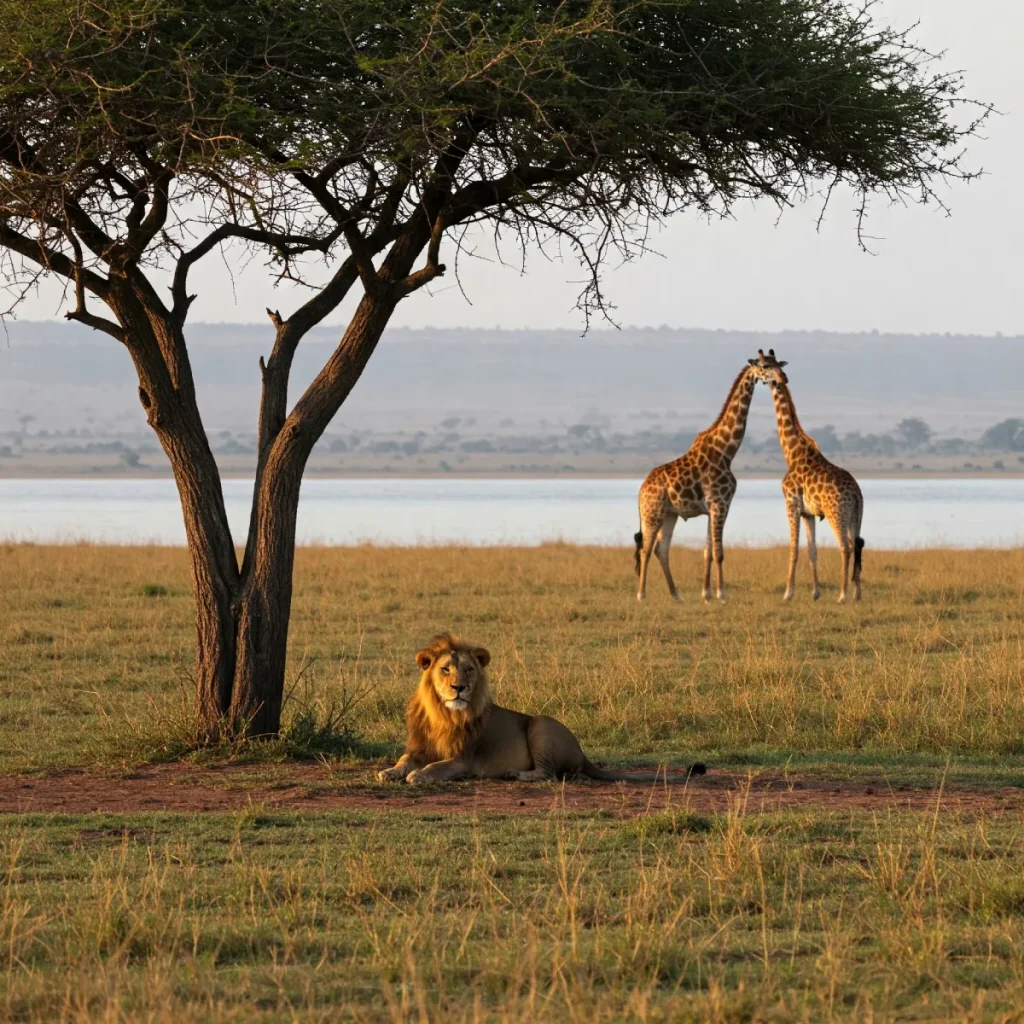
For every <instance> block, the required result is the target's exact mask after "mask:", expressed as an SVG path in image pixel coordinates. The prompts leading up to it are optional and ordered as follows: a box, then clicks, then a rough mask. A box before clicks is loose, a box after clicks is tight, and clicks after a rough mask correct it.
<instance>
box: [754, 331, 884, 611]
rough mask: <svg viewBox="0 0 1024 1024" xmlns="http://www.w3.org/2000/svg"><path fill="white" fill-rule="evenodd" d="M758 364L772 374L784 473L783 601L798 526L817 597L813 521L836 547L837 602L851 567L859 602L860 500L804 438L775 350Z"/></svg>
mask: <svg viewBox="0 0 1024 1024" xmlns="http://www.w3.org/2000/svg"><path fill="white" fill-rule="evenodd" d="M758 363H759V364H760V365H761V366H762V367H764V368H765V369H766V370H774V371H776V373H777V377H776V379H775V380H774V381H773V382H772V384H771V385H770V386H771V389H772V398H773V400H774V402H775V419H776V420H777V422H778V427H779V443H780V444H781V445H782V453H783V455H785V456H786V465H787V466H788V467H789V471H788V472H787V473H786V475H785V476H784V477H783V479H782V493H783V495H784V496H785V498H786V514H787V516H788V517H789V576H788V578H787V580H786V594H785V600H786V601H789V600H791V599H792V597H793V592H794V590H795V588H796V563H797V559H798V557H799V554H800V520H801V518H802V519H803V521H804V527H805V528H806V530H807V555H808V557H809V558H810V560H811V573H812V575H813V577H814V591H813V597H814V600H815V601H817V600H818V598H819V597H821V586H820V585H819V584H818V546H817V544H816V542H815V536H814V527H815V522H814V517H815V516H817V517H818V518H819V519H827V520H828V524H829V526H831V527H832V530H833V532H834V533H835V535H836V540H837V541H838V542H839V550H840V551H841V552H842V554H843V575H842V581H841V583H840V586H839V602H840V604H842V603H843V602H844V601H845V600H846V581H847V579H848V577H849V575H850V561H851V559H852V561H853V599H854V600H855V601H859V600H860V569H861V552H862V551H863V549H864V540H863V539H862V537H861V535H860V524H861V519H862V517H863V515H864V496H863V495H862V494H861V491H860V487H859V486H858V485H857V481H856V480H854V478H853V476H852V474H850V473H848V472H847V471H846V470H845V469H840V468H839V467H838V466H836V465H833V464H832V463H831V462H829V461H828V459H826V458H825V456H824V455H822V454H821V451H820V449H819V448H818V445H817V444H816V443H815V441H814V439H813V438H811V437H808V435H807V434H805V433H804V430H803V427H801V426H800V421H799V420H798V419H797V415H796V406H795V405H794V404H793V396H792V395H791V394H790V393H789V378H788V377H787V376H786V374H785V373H783V371H782V367H783V366H785V365H786V364H785V362H781V363H780V362H778V360H776V358H775V350H774V349H770V350H769V352H768V355H765V354H764V353H763V352H758Z"/></svg>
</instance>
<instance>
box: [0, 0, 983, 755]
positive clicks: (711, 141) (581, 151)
mask: <svg viewBox="0 0 1024 1024" xmlns="http://www.w3.org/2000/svg"><path fill="white" fill-rule="evenodd" d="M869 8H870V3H868V4H867V6H865V7H863V8H861V9H851V8H850V7H849V6H848V5H847V4H846V3H845V2H842V0H562V2H560V3H551V4H548V3H538V2H536V0H102V2H100V0H33V2H32V3H31V4H26V3H24V2H23V0H0V24H3V25H4V27H5V32H4V34H3V36H2V38H0V250H2V251H3V252H4V253H6V262H5V264H4V275H5V279H6V281H7V284H8V286H9V288H10V289H11V290H12V291H13V292H14V297H15V299H16V300H17V298H18V297H19V296H21V295H23V294H24V291H25V289H26V288H28V287H30V286H31V285H32V283H33V282H34V280H35V279H36V277H37V276H39V275H55V276H57V277H59V278H63V279H64V280H65V281H66V282H67V296H68V302H69V307H70V308H69V310H68V312H67V316H68V318H69V319H71V320H77V321H79V322H80V323H83V324H86V325H88V326H89V327H92V328H95V329H96V330H98V331H102V332H104V333H106V334H108V335H110V337H111V338H113V339H115V340H116V341H118V342H119V343H121V344H122V345H124V346H125V348H126V349H127V350H128V353H129V354H130V356H131V358H132V360H133V362H134V365H135V369H136V371H137V373H138V380H139V390H138V393H139V401H140V402H141V403H142V406H143V408H144V409H145V412H146V415H147V417H148V421H149V424H150V426H151V427H152V428H153V430H154V431H155V433H156V435H157V437H158V438H159V441H160V444H161V446H162V447H163V450H164V451H165V452H166V454H167V457H168V459H169V460H170V464H171V467H172V469H173V472H174V478H175V480H176V482H177V487H178V492H179V494H180V497H181V504H182V509H183V513H184V519H185V527H186V532H187V538H188V547H189V552H190V556H191V566H192V575H193V584H194V594H195V603H196V622H197V635H198V652H197V663H196V683H197V688H198V700H197V703H198V715H199V722H200V726H201V729H202V731H203V733H204V734H205V735H206V736H207V737H214V736H217V735H223V734H225V733H227V734H237V733H239V732H249V733H250V734H268V733H273V732H275V731H276V730H277V729H278V727H279V724H280V714H281V702H282V694H283V688H284V670H285V650H286V642H287V635H288V620H289V609H290V601H291V590H292V567H293V557H294V542H295V522H296V512H297V507H298V500H299V486H300V481H301V478H302V474H303V469H304V467H305V465H306V461H307V459H308V458H309V455H310V452H311V451H312V449H313V446H314V444H315V443H316V441H317V439H318V438H319V437H320V436H321V435H322V434H323V432H324V429H325V428H326V427H327V425H328V424H329V423H330V421H331V418H332V417H333V416H334V415H335V413H336V412H337V411H338V409H339V407H340V406H341V404H342V403H343V402H344V401H345V398H346V397H347V396H348V394H349V392H350V391H351V389H352V387H353V385H354V384H355V383H356V381H357V380H358V379H359V375H360V374H361V373H362V370H363V368H364V367H365V366H366V363H367V360H368V359H369V358H370V356H371V355H372V354H373V351H374V349H375V347H376V345H377V342H378V340H379V339H380V337H381V333H382V332H383V330H384V328H385V326H386V325H387V323H388V320H389V319H390V317H391V316H392V314H393V313H394V311H395V308H396V306H397V305H398V303H399V302H401V301H403V300H404V299H406V298H408V297H409V296H410V295H412V294H413V293H415V292H416V291H417V290H418V289H420V288H422V287H423V286H424V285H427V284H428V283H429V282H431V281H433V280H434V279H435V278H437V277H438V276H439V275H441V274H443V273H444V272H445V266H444V264H443V263H442V262H441V260H442V248H443V247H444V246H446V245H447V246H448V247H450V248H452V249H456V250H457V248H458V245H459V239H460V233H461V232H463V231H465V230H466V229H467V227H468V226H469V225H472V224H474V223H477V222H480V221H486V222H490V223H491V224H492V225H493V226H494V228H495V230H496V231H498V232H499V233H501V232H512V233H513V235H514V238H515V240H516V242H517V243H522V244H523V245H526V244H528V243H532V242H536V243H540V244H543V243H545V242H549V241H551V240H553V239H557V240H560V241H561V240H566V241H568V242H569V244H570V245H571V246H572V247H573V249H574V250H575V252H576V254H577V256H579V258H580V259H581V260H582V261H583V263H584V265H585V266H586V268H587V270H588V283H587V286H586V288H585V289H584V292H583V294H582V296H581V306H582V308H583V309H584V310H585V311H588V312H589V311H592V310H594V309H599V308H601V307H602V304H603V298H602V294H601V287H600V284H601V277H600V271H601V267H602V264H603V262H604V259H605V257H606V256H607V254H608V253H609V252H610V251H612V250H618V252H619V253H621V254H623V255H625V256H627V257H628V256H632V255H635V254H636V253H638V252H639V251H640V250H641V249H642V247H643V237H644V231H645V230H646V229H647V228H648V227H649V226H650V224H651V223H652V222H654V221H659V220H661V219H663V218H665V217H668V216H670V215H672V214H674V213H678V212H679V211H682V210H686V209H696V210H700V211H704V212H706V213H709V214H722V213H727V212H729V210H730V209H731V208H732V207H733V206H734V204H735V203H736V202H737V201H738V200H741V199H757V198H762V197H768V198H770V199H773V200H774V201H776V202H778V203H780V204H786V203H788V202H790V201H792V200H793V199H794V198H795V197H800V196H805V195H807V194H808V193H809V192H810V191H811V190H812V189H816V188H818V187H819V186H823V187H825V188H826V189H827V188H831V187H835V186H839V185H848V186H850V187H851V188H852V189H853V190H854V191H855V192H856V193H857V194H858V195H859V196H861V197H868V196H870V195H871V194H877V193H880V194H882V195H884V196H886V197H889V198H895V199H907V198H909V199H911V200H914V201H926V200H929V199H931V198H934V193H933V188H934V187H935V183H936V181H938V180H941V179H943V178H949V177H953V178H964V177H968V176H969V174H968V173H967V172H966V171H965V170H964V169H963V167H962V165H961V157H960V151H959V144H960V140H961V139H962V138H963V137H964V136H965V135H969V134H971V133H972V131H973V130H974V128H975V125H974V124H972V123H963V122H961V123H959V124H958V123H957V117H956V116H955V115H954V114H953V113H952V112H951V111H953V109H954V106H955V104H957V103H958V102H959V99H958V95H959V89H960V79H959V77H958V76H955V75H953V76H950V75H946V74H943V73H940V72H935V71H933V70H931V69H930V60H931V58H930V57H929V55H928V54H926V53H924V52H922V51H921V50H919V49H917V48H916V47H914V46H913V45H912V43H911V41H910V40H909V39H908V38H907V37H906V36H905V35H902V34H899V33H896V32H893V31H891V30H889V29H886V28H881V27H878V26H876V25H875V24H874V22H873V21H872V18H871V14H870V9H869ZM983 113H984V111H982V114H983ZM862 210H863V206H862ZM446 240H447V241H446ZM225 245H229V246H234V247H237V246H239V245H244V246H247V247H249V248H250V249H252V250H254V251H255V252H257V253H264V254H265V255H266V257H267V260H268V267H269V272H270V273H272V274H276V275H277V276H278V277H280V278H293V279H302V278H303V275H304V274H305V273H306V272H307V271H308V270H309V268H310V267H314V268H315V269H316V270H317V272H318V273H319V276H318V277H315V279H316V280H317V281H318V282H319V283H318V284H316V285H315V286H313V287H312V290H311V291H310V293H309V296H308V299H307V300H306V301H305V302H304V303H302V304H301V305H299V306H298V307H297V308H295V309H294V310H291V311H289V312H287V313H286V314H285V315H282V314H280V313H278V312H275V311H269V310H268V313H269V316H270V320H271V322H272V329H273V333H272V336H270V337H268V344H269V354H268V355H267V357H266V358H265V359H261V360H260V363H259V371H260V373H261V374H262V399H261V404H260V409H259V454H258V463H257V468H256V479H255V486H254V489H253V500H252V511H251V517H250V524H249V531H248V537H247V539H246V541H245V545H244V555H243V557H242V559H241V564H239V562H238V559H237V558H236V553H235V546H234V543H233V538H232V536H231V532H230V530H229V529H228V522H227V517H226V515H225V511H224V501H223V497H222V493H221V482H220V477H219V474H218V469H217V465H216V463H215V460H214V458H213V455H212V453H211V450H210V446H209V443H208V440H207V436H206V433H205V430H204V427H203V423H202V420H201V418H200V414H199V409H198V406H197V404H196V395H195V388H194V384H193V377H192V370H191V367H190V363H189V352H188V346H187V333H188V332H187V329H186V323H187V318H188V312H189V306H190V304H191V303H192V301H193V299H194V297H195V296H194V294H193V293H192V292H191V290H190V289H191V288H192V287H194V285H193V284H192V282H191V280H190V278H191V277H192V276H194V275H193V271H194V270H195V269H196V267H197V265H198V264H199V263H200V261H202V260H203V259H204V258H206V257H208V256H209V255H211V254H213V253H214V252H216V251H218V250H219V249H220V248H221V247H223V246H225ZM230 251H231V252H237V248H232V249H230ZM350 293H354V295H353V298H357V299H358V301H357V302H356V304H355V311H354V313H353V314H352V317H351V320H350V321H349V323H348V326H347V327H346V328H345V329H344V331H343V332H342V334H341V338H340V340H339V342H338V345H337V348H336V349H335V350H334V352H333V354H332V355H331V356H330V358H329V359H328V360H327V362H326V363H325V364H324V366H323V368H322V369H321V370H320V372H319V373H318V374H317V376H316V378H315V379H314V380H313V382H312V383H311V384H310V385H309V387H308V388H307V389H306V390H305V392H304V393H303V394H301V395H300V396H298V397H297V398H296V399H295V400H294V401H293V402H292V403H291V404H289V394H288V379H289V371H290V369H291V365H292V359H293V357H294V354H295V351H296V347H297V346H298V345H299V344H300V342H301V340H302V338H303V336H304V335H305V334H306V333H307V332H308V331H309V330H310V329H311V328H312V327H314V326H315V325H316V324H318V323H320V322H321V321H322V320H323V319H324V317H325V316H327V315H328V314H330V313H331V312H332V311H334V310H336V309H337V308H338V306H339V304H340V303H342V302H343V300H345V299H346V298H347V297H349V296H350ZM253 372H255V368H254V369H253Z"/></svg>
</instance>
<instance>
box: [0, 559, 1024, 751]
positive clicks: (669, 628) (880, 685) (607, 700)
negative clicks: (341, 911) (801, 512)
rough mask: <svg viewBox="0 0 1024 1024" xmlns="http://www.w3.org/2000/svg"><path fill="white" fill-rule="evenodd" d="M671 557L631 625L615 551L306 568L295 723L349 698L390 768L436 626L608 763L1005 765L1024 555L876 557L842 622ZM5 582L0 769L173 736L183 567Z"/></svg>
mask: <svg viewBox="0 0 1024 1024" xmlns="http://www.w3.org/2000/svg"><path fill="white" fill-rule="evenodd" d="M674 557H675V566H676V574H677V580H679V581H680V583H681V584H682V587H683V601H682V603H681V604H678V605H676V604H673V603H672V602H670V601H669V599H668V596H667V593H666V591H665V588H664V584H663V581H662V580H661V579H660V578H658V577H657V576H655V575H654V574H652V581H651V586H650V588H649V592H650V597H649V599H648V601H647V602H646V603H645V604H643V605H640V604H638V602H637V601H636V600H635V598H634V596H633V595H634V587H635V578H634V576H633V575H632V571H631V570H632V559H631V555H630V553H629V552H627V551H625V550H607V549H597V548H574V547H570V546H563V545H549V546H545V547H540V548H529V549H503V548H486V549H456V548H438V549H388V548H371V547H364V548H356V549H330V548H325V549H317V548H306V549H301V550H300V551H299V555H298V561H297V567H296V587H295V599H294V614H293V619H292V633H291V649H290V658H289V669H288V679H289V686H290V687H291V689H292V691H293V699H292V701H291V705H290V706H291V712H292V713H293V712H294V711H295V709H297V708H301V707H303V706H305V707H308V706H310V705H320V706H326V705H328V704H333V705H335V706H338V705H340V704H342V703H345V702H346V701H347V702H349V703H351V702H352V699H353V697H355V698H357V700H356V703H355V706H354V708H353V709H352V710H351V712H350V715H349V724H351V725H352V726H353V727H354V728H355V730H356V731H357V732H358V734H359V735H360V736H361V737H362V738H363V740H364V741H365V742H364V746H363V748H362V749H363V750H364V752H369V753H372V754H375V755H379V756H381V757H383V756H385V755H386V754H390V753H392V752H393V751H394V750H396V749H397V748H398V747H399V746H400V744H401V741H402V710H403V706H404V702H405V700H406V697H407V696H408V694H409V692H410V690H411V688H412V686H413V685H414V682H415V679H416V676H417V670H416V668H415V665H414V663H413V660H412V655H413V652H414V651H415V650H416V649H417V648H418V646H420V645H421V644H422V643H423V641H424V640H425V639H427V638H428V637H429V636H430V635H431V634H432V633H433V632H434V631H436V630H439V629H445V628H449V629H453V630H454V631H456V632H458V633H461V634H463V635H464V636H466V637H468V638H471V639H472V640H473V641H475V642H478V643H481V644H484V645H486V646H488V647H489V648H490V649H491V651H492V653H493V655H494V661H493V664H492V668H491V678H492V684H493V688H494V690H495V694H496V697H497V699H498V701H499V702H500V703H504V704H507V705H509V706H513V707H517V708H521V709H522V710H524V711H530V712H535V713H536V712H545V713H548V714H552V715H555V716H557V717H559V718H561V719H562V720H563V721H565V722H566V723H567V724H568V725H569V726H570V727H571V728H572V729H573V730H574V731H576V733H577V734H578V735H579V736H580V737H581V739H582V740H583V741H584V743H585V745H586V747H587V748H588V750H589V751H591V752H592V753H593V755H594V756H597V757H603V758H606V759H610V760H613V761H619V762H633V763H642V762H646V763H655V762H658V761H662V760H664V761H669V762H675V763H680V762H682V761H686V760H689V759H691V758H693V757H695V756H701V757H705V758H707V759H709V760H712V761H716V760H718V761H722V760H733V761H735V760H737V759H743V758H750V759H754V760H757V761H763V762H767V763H771V762H778V761H779V760H783V759H786V758H789V757H803V756H811V755H829V756H830V757H831V758H832V760H833V761H836V762H839V761H843V760H846V761H850V762H855V761H857V760H858V759H864V758H868V759H870V758H876V759H877V758H879V757H882V758H886V759H893V758H896V759H899V758H904V759H911V760H913V759H914V758H916V759H918V760H919V761H921V762H922V763H932V764H937V765H939V766H940V767H941V765H942V764H943V763H944V761H945V759H946V758H947V757H952V759H953V761H954V764H955V765H961V766H966V765H969V764H971V763H974V762H977V763H978V764H982V763H987V764H989V765H1003V766H1005V767H1007V768H1009V767H1018V766H1020V764H1021V760H1020V755H1021V753H1022V752H1024V700H1022V693H1024V687H1022V682H1024V679H1022V674H1024V669H1022V666H1024V656H1022V655H1024V614H1022V613H1024V583H1022V581H1024V550H1013V551H977V552H969V551H911V552H899V553H894V552H880V551H871V550H869V551H868V552H867V555H866V560H865V598H864V601H863V602H862V603H861V604H860V605H847V606H839V605H837V604H836V603H835V596H836V587H835V583H834V581H835V577H836V574H837V572H838V555H837V553H836V552H835V551H823V552H822V556H821V567H822V575H823V577H824V579H825V582H826V589H825V593H824V596H823V598H822V600H821V601H820V602H818V603H816V604H815V603H812V602H811V600H810V595H809V593H808V591H809V585H808V583H807V580H806V575H805V577H804V579H803V581H802V583H803V585H802V587H801V589H800V590H799V591H798V594H797V598H796V599H795V601H794V602H793V603H792V604H791V605H784V604H783V603H782V601H781V600H780V598H781V592H782V582H783V578H784V574H785V563H786V553H785V552H784V551H782V550H737V549H732V550H730V551H729V552H728V557H727V562H726V568H727V579H728V581H729V601H728V603H727V604H725V605H718V604H712V605H709V606H705V605H703V604H702V603H701V602H700V599H699V595H698V589H697V585H698V579H699V577H700V555H699V553H697V552H694V551H685V550H680V551H677V552H676V553H675V556H674ZM804 568H805V569H806V566H805V567H804ZM655 570H656V567H655ZM0 575H2V578H3V579H4V580H5V586H4V587H3V589H2V590H0V624H2V625H0V642H2V657H0V770H22V769H31V768H39V767H46V766H52V765H59V764H68V763H87V762H90V761H96V760H104V759H109V758H110V757H111V756H112V755H111V740H114V742H115V746H117V745H120V746H121V748H122V750H127V751H129V755H128V756H135V755H136V754H138V753H139V752H142V751H144V750H145V749H146V748H147V745H148V746H152V744H153V742H154V739H155V740H156V741H159V740H160V737H161V735H163V734H168V733H173V731H174V730H175V729H176V728H178V727H179V724H180V722H181V721H182V720H183V719H184V718H186V717H187V703H188V700H189V691H190V682H189V672H190V668H191V661H192V651H193V637H192V610H191V598H190V594H189V578H188V567H187V561H186V556H185V553H184V552H183V551H181V550H178V549H168V548H130V549H116V548H102V547H91V546H68V547H35V546H29V545H21V546H8V547H5V548H0ZM830 582H831V584H832V585H831V586H829V583H830ZM133 736H135V737H137V743H136V744H135V747H134V748H133V747H132V746H131V744H127V745H126V740H131V738H132V737H133ZM133 750H134V753H132V751H133ZM908 763H909V761H908Z"/></svg>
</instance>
